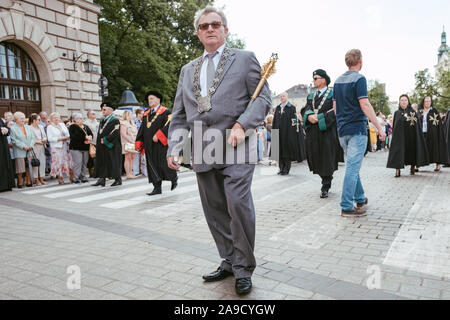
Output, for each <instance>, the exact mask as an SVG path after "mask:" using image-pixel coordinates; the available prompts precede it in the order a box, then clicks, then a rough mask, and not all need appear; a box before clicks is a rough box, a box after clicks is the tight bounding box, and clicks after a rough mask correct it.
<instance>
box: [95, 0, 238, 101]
mask: <svg viewBox="0 0 450 320" xmlns="http://www.w3.org/2000/svg"><path fill="white" fill-rule="evenodd" d="M94 1H95V2H96V3H98V4H99V5H101V6H102V11H101V13H100V15H99V34H100V54H101V60H102V73H103V75H105V76H106V77H107V78H108V83H109V84H108V89H109V97H108V98H107V100H108V101H111V102H113V103H118V102H119V100H120V98H121V95H122V92H123V90H125V89H126V88H127V87H128V88H130V89H131V90H133V92H134V93H135V95H136V98H137V99H138V101H140V102H142V103H144V102H145V101H144V100H145V93H146V92H147V91H148V90H150V89H153V90H158V91H160V92H161V93H162V94H163V96H164V105H165V106H166V107H169V108H171V107H172V104H173V99H174V97H175V93H176V89H177V84H178V76H179V74H180V71H181V68H182V67H183V65H185V64H186V63H188V62H189V61H190V60H192V59H194V58H196V57H198V56H200V55H201V54H202V52H203V46H202V44H201V43H200V41H199V40H198V38H197V35H196V32H195V28H194V23H193V22H194V15H195V12H196V11H197V10H199V9H201V8H203V7H205V6H206V5H208V4H213V1H209V0H178V1H173V0H172V1H162V0H94ZM228 43H229V44H230V45H231V46H233V47H237V48H243V47H245V43H244V42H243V41H242V40H240V39H238V38H237V37H236V36H235V35H230V36H229V39H228Z"/></svg>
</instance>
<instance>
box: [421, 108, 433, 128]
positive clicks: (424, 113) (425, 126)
mask: <svg viewBox="0 0 450 320" xmlns="http://www.w3.org/2000/svg"><path fill="white" fill-rule="evenodd" d="M430 110H431V108H430V109H428V111H426V112H425V109H423V119H422V132H425V133H427V132H428V122H427V117H428V112H430Z"/></svg>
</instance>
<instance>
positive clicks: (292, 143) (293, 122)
mask: <svg viewBox="0 0 450 320" xmlns="http://www.w3.org/2000/svg"><path fill="white" fill-rule="evenodd" d="M280 100H281V104H280V105H278V106H277V107H276V109H275V113H274V118H273V125H272V130H274V129H275V130H279V162H278V165H279V167H280V171H279V172H278V174H279V175H282V176H284V175H288V174H289V171H290V170H291V161H298V162H301V161H303V160H305V158H306V155H305V152H304V150H303V152H302V150H301V147H300V143H301V141H300V139H301V138H302V134H301V133H300V125H301V124H300V121H299V120H298V116H297V111H296V108H295V106H294V105H292V104H291V103H290V102H289V101H288V94H287V93H286V92H283V93H282V94H281V95H280Z"/></svg>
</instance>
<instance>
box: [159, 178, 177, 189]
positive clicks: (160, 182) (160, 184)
mask: <svg viewBox="0 0 450 320" xmlns="http://www.w3.org/2000/svg"><path fill="white" fill-rule="evenodd" d="M177 181H178V176H177V177H175V180H173V181H171V182H172V183H175V182H177ZM153 187H154V188H155V189H161V187H162V180H159V181H158V182H153Z"/></svg>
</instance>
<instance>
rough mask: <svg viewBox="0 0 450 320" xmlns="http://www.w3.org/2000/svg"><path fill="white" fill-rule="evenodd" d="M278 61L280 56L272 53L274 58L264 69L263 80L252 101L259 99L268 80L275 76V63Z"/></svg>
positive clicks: (262, 72) (271, 58)
mask: <svg viewBox="0 0 450 320" xmlns="http://www.w3.org/2000/svg"><path fill="white" fill-rule="evenodd" d="M277 61H278V54H277V53H272V56H271V57H270V60H269V62H267V63H266V64H265V65H264V66H263V67H262V71H261V80H260V81H259V83H258V86H257V87H256V90H255V92H254V93H253V95H252V99H251V101H254V100H256V98H258V96H259V94H260V93H261V90H262V88H263V87H264V84H265V83H266V81H267V79H269V77H270V76H271V75H273V74H274V73H275V72H276V70H275V63H276V62H277Z"/></svg>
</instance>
